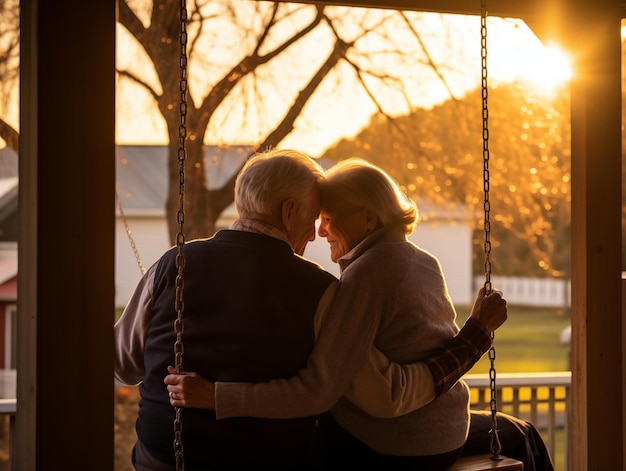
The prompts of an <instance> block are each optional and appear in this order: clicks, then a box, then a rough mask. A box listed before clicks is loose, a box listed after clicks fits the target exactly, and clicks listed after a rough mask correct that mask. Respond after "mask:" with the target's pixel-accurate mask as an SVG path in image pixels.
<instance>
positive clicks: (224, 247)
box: [115, 150, 506, 471]
mask: <svg viewBox="0 0 626 471" xmlns="http://www.w3.org/2000/svg"><path fill="white" fill-rule="evenodd" d="M323 174H324V172H323V170H322V169H321V168H320V167H319V165H318V164H317V163H316V162H315V161H314V160H312V159H311V158H309V157H308V156H306V155H304V154H302V153H299V152H295V151H280V150H277V151H272V152H267V153H261V154H257V155H255V156H253V157H252V158H250V159H249V161H248V162H247V163H246V165H245V166H244V168H243V169H242V171H241V172H240V174H239V176H238V179H237V182H236V185H235V205H236V208H237V211H238V213H239V216H240V218H239V219H238V220H237V221H236V222H235V223H234V224H233V227H232V228H231V229H229V230H222V231H219V232H218V233H217V234H216V235H215V236H214V237H212V238H210V239H206V240H197V241H191V242H189V243H187V244H186V246H185V249H184V250H185V258H186V266H185V271H184V281H185V283H184V285H185V286H184V301H185V309H184V316H183V317H184V329H185V331H184V335H183V343H184V357H183V358H184V367H185V370H187V371H193V372H196V373H197V376H195V374H194V375H191V377H196V378H198V379H200V378H208V379H210V380H212V381H224V382H264V381H269V380H270V379H273V378H289V377H292V376H294V375H296V374H297V373H298V372H299V371H300V370H301V369H303V368H304V367H305V366H306V364H307V357H308V355H309V354H310V353H311V351H312V350H313V347H314V344H315V338H316V333H317V332H318V331H319V326H320V324H321V322H322V318H323V313H325V312H326V311H327V308H328V306H329V305H331V304H332V300H333V297H334V294H335V291H336V289H337V280H336V278H335V277H334V276H332V275H330V274H329V273H327V272H325V271H324V270H323V269H322V268H321V267H320V266H318V265H317V264H314V263H312V262H310V261H307V260H306V259H304V258H302V257H301V255H302V254H303V252H304V248H305V247H306V244H307V242H308V241H310V240H313V239H314V237H315V220H316V219H317V216H318V213H319V206H320V203H319V188H318V182H319V181H320V179H322V178H323ZM176 256H177V250H175V249H171V250H170V251H168V252H167V253H166V254H165V255H163V257H161V259H160V260H158V261H157V262H156V263H155V264H154V265H153V266H152V267H151V268H150V269H149V271H148V272H147V273H146V275H145V276H144V277H143V278H142V280H141V281H140V283H139V286H138V287H137V289H136V291H135V293H134V294H133V296H132V298H131V300H130V302H129V304H128V306H127V307H126V309H125V311H124V313H123V315H122V317H121V318H120V320H119V321H118V322H117V324H116V326H115V335H116V343H117V344H116V358H115V377H116V378H117V379H118V380H119V381H121V382H123V383H126V384H136V383H138V382H141V384H140V393H141V402H140V409H139V415H138V418H137V426H136V429H137V436H138V441H137V443H136V445H135V449H134V452H133V463H134V465H135V468H136V469H137V470H139V471H142V470H148V469H149V470H152V471H159V470H171V469H173V465H174V462H175V454H174V450H173V447H172V443H173V440H174V431H173V423H174V419H175V412H174V409H173V408H172V406H171V404H170V401H176V400H178V398H177V396H176V393H175V392H174V393H170V395H169V396H168V390H167V387H166V384H165V383H164V378H165V376H166V375H167V373H168V370H167V368H168V366H169V365H173V364H174V342H175V333H174V328H173V324H174V321H175V320H176V318H177V313H176V310H175V291H176V275H177V270H176V267H175V259H176ZM496 298H498V299H496V300H495V301H496V302H491V303H490V302H487V303H480V302H479V303H477V308H476V309H475V312H474V313H473V318H472V321H471V322H469V321H468V323H469V326H468V325H466V326H465V327H464V328H463V329H462V330H461V332H460V333H459V335H458V336H457V338H455V339H453V341H451V343H450V345H449V348H446V349H444V350H442V351H441V352H439V353H438V356H435V357H433V359H432V361H431V362H430V363H429V364H428V365H426V364H424V363H419V364H413V365H406V366H403V367H400V366H398V365H393V367H390V366H389V365H388V362H386V361H385V359H381V356H380V353H379V352H376V351H374V352H373V353H372V355H373V359H374V360H373V364H374V365H376V366H377V367H380V370H381V371H374V373H373V374H377V373H378V374H379V375H380V377H381V378H383V381H380V382H378V383H377V384H378V386H379V387H380V390H381V391H382V392H381V394H379V395H377V394H372V396H373V397H374V396H376V397H378V399H377V401H378V402H380V397H381V395H382V397H385V395H386V396H387V397H389V396H391V395H393V396H394V397H396V398H398V397H401V398H405V399H403V400H406V398H407V397H410V396H411V395H412V392H413V391H414V389H415V388H421V390H422V393H421V394H422V395H424V394H426V395H429V396H431V398H432V396H434V394H436V392H439V390H441V389H446V388H448V387H450V386H451V385H452V384H454V382H455V381H456V380H457V379H458V378H459V377H460V376H461V375H462V374H463V373H465V372H466V371H467V370H468V369H469V368H471V366H472V365H473V364H474V363H475V362H476V361H477V360H478V358H480V356H481V355H482V354H483V353H484V352H485V351H486V350H487V349H488V348H489V344H490V336H489V331H491V330H494V329H496V328H497V327H498V326H499V325H501V324H502V323H503V322H504V320H505V319H506V303H505V302H504V301H503V300H502V299H501V298H499V295H497V296H496ZM485 301H488V299H485ZM498 301H499V302H498ZM481 306H488V308H486V309H482V308H481ZM383 365H386V366H383ZM435 365H438V366H435ZM407 371H408V373H407ZM433 374H434V376H433ZM389 375H391V376H389ZM407 377H409V378H411V381H409V382H408V384H406V382H405V381H404V380H405V379H406V378H407ZM387 380H389V381H391V382H389V381H387ZM411 388H413V389H411ZM424 390H427V392H426V393H424V392H423V391H424ZM368 396H369V394H368ZM177 405H185V406H191V407H186V408H185V409H184V410H183V411H182V414H181V415H182V422H183V435H182V437H183V443H184V461H185V469H187V470H188V471H189V470H191V471H193V470H201V469H220V468H222V467H223V468H229V469H233V468H237V469H238V468H241V467H247V466H260V465H263V466H270V467H273V468H274V469H308V467H310V466H312V463H313V462H314V459H313V458H314V453H315V452H314V450H313V446H314V443H315V440H314V435H315V431H316V417H315V415H314V414H310V415H306V416H304V417H299V418H290V419H260V418H252V417H233V418H228V419H222V420H216V416H215V413H214V412H213V411H211V410H207V409H200V408H194V406H193V404H189V403H185V404H182V403H181V404H177ZM199 407H202V406H199ZM375 407H378V406H377V405H375Z"/></svg>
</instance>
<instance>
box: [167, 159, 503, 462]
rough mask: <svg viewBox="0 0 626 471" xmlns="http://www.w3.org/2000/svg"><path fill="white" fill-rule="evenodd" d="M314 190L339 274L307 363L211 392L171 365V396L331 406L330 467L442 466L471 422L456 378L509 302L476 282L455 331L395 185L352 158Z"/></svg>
mask: <svg viewBox="0 0 626 471" xmlns="http://www.w3.org/2000/svg"><path fill="white" fill-rule="evenodd" d="M320 191H321V204H322V212H321V225H320V228H319V235H320V236H322V237H326V238H327V240H328V242H329V244H330V250H331V258H332V260H333V261H335V262H337V263H338V264H339V265H340V267H341V279H340V282H339V287H338V289H337V293H336V296H335V299H334V301H333V302H332V304H331V306H330V307H329V309H328V311H327V312H325V313H323V315H321V316H320V317H321V318H320V319H318V320H319V324H320V325H321V326H322V327H321V329H320V330H319V332H318V333H317V340H316V345H315V347H314V350H313V352H312V353H311V355H310V356H309V361H308V363H307V368H305V369H303V370H301V371H300V372H299V374H298V375H297V376H295V377H292V378H286V379H276V380H272V381H270V382H268V383H223V382H218V383H215V391H213V384H212V383H209V382H208V381H205V380H203V379H201V378H199V377H197V375H174V374H171V375H169V376H168V377H166V379H165V382H166V383H167V384H168V390H169V391H170V392H171V393H172V394H173V398H172V401H171V403H172V404H173V405H175V406H186V407H209V408H215V411H216V415H217V417H218V418H226V417H235V416H254V417H267V418H289V417H297V416H309V415H317V414H322V413H323V412H325V411H328V410H330V411H331V413H332V418H331V417H330V415H328V416H327V417H325V418H323V419H320V425H321V427H320V428H321V430H322V431H323V432H327V435H326V437H331V438H330V439H329V440H326V441H327V443H329V444H332V446H331V447H329V448H328V449H326V458H327V466H333V465H338V464H341V463H346V464H351V465H355V464H357V463H367V464H369V465H371V464H381V465H393V466H394V467H397V466H404V465H406V466H407V467H411V468H412V469H428V470H431V471H434V470H438V469H446V468H447V467H449V466H450V465H451V464H452V463H453V462H454V461H455V460H456V459H457V457H458V456H459V455H460V454H461V451H462V448H463V444H464V442H465V439H466V436H467V431H468V422H469V410H468V403H469V393H468V388H467V386H466V385H465V383H464V382H463V381H459V378H460V377H461V376H462V374H464V373H465V372H466V371H467V370H469V368H471V366H472V365H473V364H474V363H475V362H476V361H477V360H478V359H479V358H480V357H481V356H482V354H483V353H484V352H485V351H486V350H488V348H489V345H490V330H494V329H495V328H497V327H498V326H499V325H501V324H502V322H504V320H505V319H506V302H505V301H504V300H503V299H502V297H501V295H500V293H498V292H494V293H491V294H490V295H489V296H487V297H485V296H484V292H482V293H480V294H479V295H478V298H477V302H476V303H475V305H474V308H473V311H472V317H470V319H469V320H468V322H467V323H466V325H465V326H464V328H463V330H462V331H461V333H460V334H459V328H458V326H457V324H456V323H455V318H456V313H455V310H454V307H453V305H452V302H451V300H450V297H449V295H448V290H447V287H446V282H445V279H444V276H443V273H442V270H441V266H440V264H439V262H438V260H437V259H436V258H435V257H434V256H433V255H431V254H429V253H428V252H426V251H424V250H422V249H421V248H419V247H417V246H416V245H414V244H413V243H411V242H410V241H408V240H407V235H408V234H410V233H411V232H412V231H413V228H414V225H415V223H416V220H417V210H416V207H415V205H414V203H413V202H412V201H411V200H409V199H408V198H407V197H406V196H405V195H404V194H403V193H402V191H400V189H399V187H398V185H397V184H396V183H395V182H394V181H393V180H392V179H391V178H390V177H389V176H388V175H387V174H386V173H385V172H384V171H383V170H381V169H380V168H378V167H376V166H374V165H371V164H369V163H368V162H366V161H364V160H360V159H350V160H347V161H344V162H341V163H339V164H337V165H335V166H334V167H333V168H331V169H330V170H329V171H328V172H327V175H326V181H324V182H322V183H321V184H320ZM380 352H382V354H383V355H384V356H383V355H381V354H380ZM390 361H391V363H390ZM409 362H417V363H412V364H410V365H408V363H409ZM400 364H403V366H399V365H400ZM170 372H171V371H170ZM208 379H210V378H208ZM213 393H214V394H215V397H214V402H213ZM335 421H336V422H335ZM337 424H338V425H337Z"/></svg>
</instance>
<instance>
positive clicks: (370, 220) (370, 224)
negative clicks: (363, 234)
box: [363, 208, 378, 233]
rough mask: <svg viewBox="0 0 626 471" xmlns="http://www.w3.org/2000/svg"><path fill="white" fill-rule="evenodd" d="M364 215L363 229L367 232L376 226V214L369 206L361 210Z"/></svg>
mask: <svg viewBox="0 0 626 471" xmlns="http://www.w3.org/2000/svg"><path fill="white" fill-rule="evenodd" d="M363 212H364V215H365V230H366V231H367V232H368V233H369V232H372V231H373V230H375V229H376V228H377V227H378V215H377V214H376V213H375V212H374V211H372V210H371V209H369V208H365V209H364V210H363Z"/></svg>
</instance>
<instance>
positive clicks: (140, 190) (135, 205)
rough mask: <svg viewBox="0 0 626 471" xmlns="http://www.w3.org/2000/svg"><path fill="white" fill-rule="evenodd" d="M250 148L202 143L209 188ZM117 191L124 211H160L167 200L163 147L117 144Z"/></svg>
mask: <svg viewBox="0 0 626 471" xmlns="http://www.w3.org/2000/svg"><path fill="white" fill-rule="evenodd" d="M253 151H254V149H253V148H252V147H250V146H206V149H205V154H204V159H205V164H206V166H205V168H206V178H207V184H208V188H209V189H210V190H212V189H217V188H220V187H221V186H222V185H224V183H226V181H227V180H228V179H229V178H230V177H232V176H233V175H234V173H235V172H237V171H238V170H239V169H240V168H241V165H242V164H243V162H245V160H246V159H247V158H248V156H249V155H250V154H251V153H252V152H253ZM116 154H117V155H116V173H117V193H118V196H119V199H120V203H121V205H122V207H123V210H124V211H127V210H130V211H158V212H163V211H164V208H165V203H166V199H167V188H168V185H167V178H168V173H167V158H168V148H167V146H118V147H117V153H116Z"/></svg>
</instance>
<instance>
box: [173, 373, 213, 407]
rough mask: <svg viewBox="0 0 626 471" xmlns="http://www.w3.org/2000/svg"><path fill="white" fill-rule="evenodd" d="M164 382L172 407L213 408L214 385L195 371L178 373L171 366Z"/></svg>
mask: <svg viewBox="0 0 626 471" xmlns="http://www.w3.org/2000/svg"><path fill="white" fill-rule="evenodd" d="M167 371H168V372H169V374H168V375H167V376H166V377H165V379H164V382H165V384H167V391H168V392H169V393H170V404H171V405H172V406H174V407H192V408H196V409H213V410H214V409H215V385H214V384H213V383H212V382H210V381H209V380H207V379H204V378H203V377H202V376H200V375H198V374H197V373H191V372H189V373H188V372H183V373H181V374H179V375H177V374H176V370H175V369H174V367H172V366H168V367H167Z"/></svg>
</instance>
